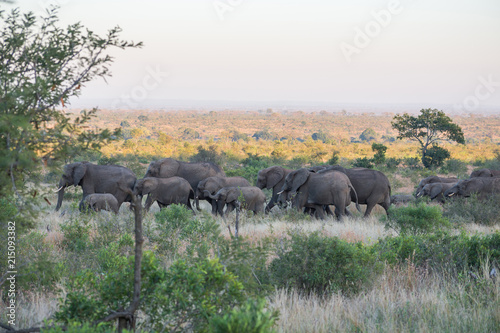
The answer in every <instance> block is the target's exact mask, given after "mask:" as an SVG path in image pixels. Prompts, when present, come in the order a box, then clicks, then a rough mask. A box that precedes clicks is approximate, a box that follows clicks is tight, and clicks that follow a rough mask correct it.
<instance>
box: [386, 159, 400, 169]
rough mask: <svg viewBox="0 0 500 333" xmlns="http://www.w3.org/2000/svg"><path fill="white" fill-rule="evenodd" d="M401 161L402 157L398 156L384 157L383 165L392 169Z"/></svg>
mask: <svg viewBox="0 0 500 333" xmlns="http://www.w3.org/2000/svg"><path fill="white" fill-rule="evenodd" d="M401 161H402V159H400V158H395V157H389V158H386V159H385V167H386V168H387V169H388V170H390V171H394V170H396V169H397V168H398V166H399V164H400V163H401Z"/></svg>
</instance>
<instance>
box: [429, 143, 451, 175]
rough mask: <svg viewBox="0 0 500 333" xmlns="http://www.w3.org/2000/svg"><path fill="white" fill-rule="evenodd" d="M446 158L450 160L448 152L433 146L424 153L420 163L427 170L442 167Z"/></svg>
mask: <svg viewBox="0 0 500 333" xmlns="http://www.w3.org/2000/svg"><path fill="white" fill-rule="evenodd" d="M447 158H450V152H449V151H448V150H446V149H444V148H442V147H439V146H436V145H433V146H432V147H431V148H429V149H427V151H426V152H425V155H424V157H423V158H422V163H423V164H424V166H425V167H426V168H427V169H430V168H437V167H440V166H442V165H443V164H444V161H445V160H446V159H447Z"/></svg>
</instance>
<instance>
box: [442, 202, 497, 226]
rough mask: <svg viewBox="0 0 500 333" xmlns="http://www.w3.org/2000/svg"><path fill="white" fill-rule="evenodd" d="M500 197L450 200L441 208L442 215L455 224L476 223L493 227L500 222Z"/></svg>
mask: <svg viewBox="0 0 500 333" xmlns="http://www.w3.org/2000/svg"><path fill="white" fill-rule="evenodd" d="M498 200H500V196H498V195H492V196H490V197H489V198H487V199H484V200H479V199H478V197H477V196H476V195H472V196H471V197H468V198H460V197H456V198H450V199H449V200H447V201H446V203H445V204H444V206H443V215H444V216H445V217H447V218H448V219H450V220H451V221H454V222H456V223H476V224H482V225H488V226H493V225H495V224H497V223H498V222H499V221H500V205H498V202H499V201H498Z"/></svg>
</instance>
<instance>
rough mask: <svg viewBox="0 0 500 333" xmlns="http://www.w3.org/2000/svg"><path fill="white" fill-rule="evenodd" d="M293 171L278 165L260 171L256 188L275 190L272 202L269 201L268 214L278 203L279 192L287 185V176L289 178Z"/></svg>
mask: <svg viewBox="0 0 500 333" xmlns="http://www.w3.org/2000/svg"><path fill="white" fill-rule="evenodd" d="M292 171H293V170H291V169H285V168H283V167H281V166H278V165H275V166H271V167H269V168H265V169H262V170H260V171H259V173H258V175H257V184H256V186H257V187H258V188H260V189H264V188H266V189H268V190H269V189H273V194H272V197H271V200H269V202H268V203H267V206H266V213H269V211H270V210H271V209H272V208H273V207H274V206H275V205H276V203H277V202H278V192H279V191H281V188H282V187H283V184H284V183H285V178H286V176H288V174H289V173H290V172H292Z"/></svg>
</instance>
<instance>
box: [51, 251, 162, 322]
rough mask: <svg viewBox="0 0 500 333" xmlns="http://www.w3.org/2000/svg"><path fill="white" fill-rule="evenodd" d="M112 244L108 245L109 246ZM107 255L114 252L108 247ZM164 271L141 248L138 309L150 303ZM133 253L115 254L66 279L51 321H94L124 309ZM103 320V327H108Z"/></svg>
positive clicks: (129, 296) (130, 293)
mask: <svg viewBox="0 0 500 333" xmlns="http://www.w3.org/2000/svg"><path fill="white" fill-rule="evenodd" d="M112 247H113V245H111V248H112ZM108 253H109V254H113V255H116V251H113V250H110V252H108ZM164 277H165V272H164V271H163V270H162V269H161V268H160V265H159V262H158V260H157V259H156V257H155V256H154V254H153V253H152V252H149V251H145V252H144V254H143V258H142V266H141V298H142V302H141V309H142V307H144V306H145V304H149V303H150V302H151V297H152V294H153V292H154V290H155V288H156V287H157V284H158V283H159V282H161V281H164V279H165V278H164ZM133 283H134V256H129V257H126V256H122V255H116V256H114V257H109V263H108V264H106V265H101V266H100V268H99V269H97V270H94V269H84V270H81V271H78V272H76V273H75V274H74V276H72V277H71V278H69V279H68V280H67V282H66V285H65V289H66V290H67V294H66V297H65V298H61V299H60V304H59V309H58V311H57V312H56V313H55V316H54V317H55V320H56V321H57V322H59V323H63V324H67V323H69V322H82V323H83V322H94V321H96V320H99V319H102V318H104V317H106V316H108V315H110V314H111V313H112V312H113V311H117V310H118V309H126V308H127V307H128V306H129V304H130V302H131V301H132V296H133V290H134V288H133ZM111 325H112V324H111V323H106V324H105V326H106V327H111Z"/></svg>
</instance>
